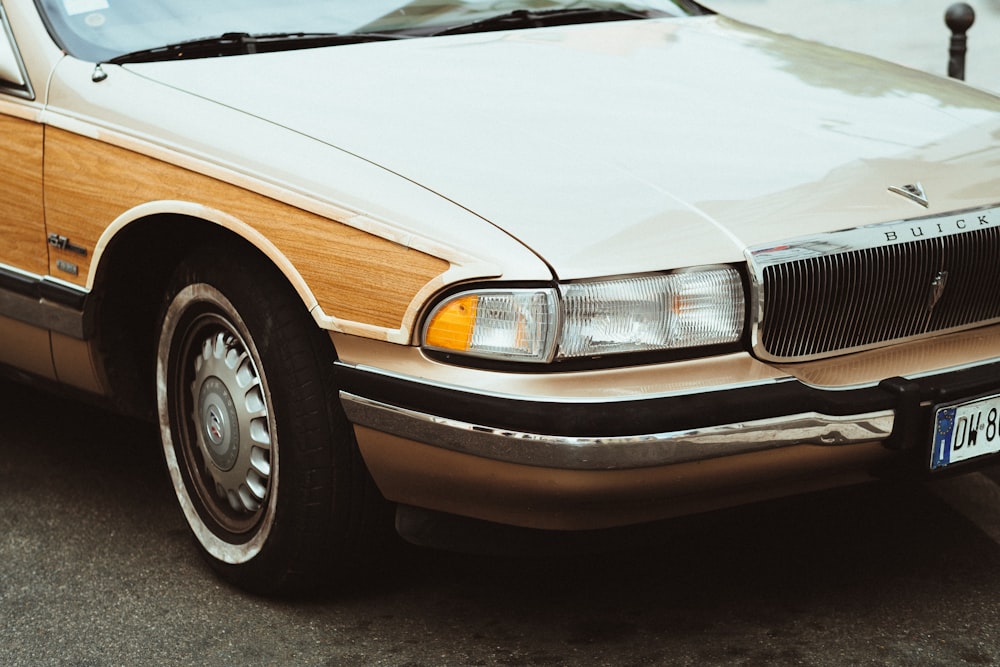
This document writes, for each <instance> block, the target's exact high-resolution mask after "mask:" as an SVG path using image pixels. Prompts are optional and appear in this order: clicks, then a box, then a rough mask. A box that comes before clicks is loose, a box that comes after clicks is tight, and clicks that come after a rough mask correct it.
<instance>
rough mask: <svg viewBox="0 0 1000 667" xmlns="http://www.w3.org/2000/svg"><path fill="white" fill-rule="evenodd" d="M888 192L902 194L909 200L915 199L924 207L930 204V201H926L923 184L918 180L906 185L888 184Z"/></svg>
mask: <svg viewBox="0 0 1000 667" xmlns="http://www.w3.org/2000/svg"><path fill="white" fill-rule="evenodd" d="M889 192H895V193H896V194H897V195H902V196H904V197H906V198H907V199H909V200H911V201H915V202H917V203H918V204H920V205H921V206H923V207H924V208H926V207H927V206H930V202H928V201H927V195H926V194H925V193H924V186H922V185H921V184H920V183H919V182H917V183H909V184H907V185H902V186H900V185H890V186H889Z"/></svg>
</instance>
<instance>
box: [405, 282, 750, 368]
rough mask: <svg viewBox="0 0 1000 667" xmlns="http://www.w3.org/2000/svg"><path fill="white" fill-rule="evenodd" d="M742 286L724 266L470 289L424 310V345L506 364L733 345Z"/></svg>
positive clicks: (739, 327)
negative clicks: (525, 286) (552, 286)
mask: <svg viewBox="0 0 1000 667" xmlns="http://www.w3.org/2000/svg"><path fill="white" fill-rule="evenodd" d="M744 313H745V305H744V297H743V283H742V280H741V279H740V275H739V273H738V272H737V271H736V270H734V269H732V268H730V267H711V268H705V269H697V270H689V271H679V272H676V273H670V274H662V275H659V274H658V275H650V276H640V277H636V278H623V279H620V280H603V281H594V282H581V283H569V284H564V285H560V286H559V287H558V291H557V290H555V289H550V288H540V289H509V290H477V291H470V292H462V293H460V294H456V295H453V296H452V297H450V298H449V299H448V300H446V301H444V302H442V303H440V304H438V305H437V307H435V308H434V310H433V311H432V312H431V314H430V317H429V318H428V320H427V325H426V327H425V329H424V337H423V343H424V346H425V347H427V348H430V349H434V350H441V351H447V352H456V353H459V354H467V355H471V356H477V357H484V358H492V359H502V360H510V361H533V362H548V361H552V360H553V359H557V358H564V359H565V358H578V357H593V356H601V355H608V354H620V353H625V352H648V351H655V350H673V349H678V348H685V347H699V346H705V345H718V344H724V343H733V342H736V341H738V340H739V339H740V336H741V335H742V334H743V320H744Z"/></svg>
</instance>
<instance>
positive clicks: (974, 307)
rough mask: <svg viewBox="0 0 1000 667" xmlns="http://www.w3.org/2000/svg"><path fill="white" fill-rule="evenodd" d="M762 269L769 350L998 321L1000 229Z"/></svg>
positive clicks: (832, 347) (804, 350)
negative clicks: (937, 284)
mask: <svg viewBox="0 0 1000 667" xmlns="http://www.w3.org/2000/svg"><path fill="white" fill-rule="evenodd" d="M760 275H761V289H762V290H763V301H762V303H763V306H762V312H761V313H760V315H759V317H760V321H759V323H758V328H759V340H760V343H761V347H762V349H763V351H764V353H765V354H766V355H767V356H770V357H771V358H774V359H780V360H795V359H805V358H817V357H822V356H830V355H833V354H837V353H839V352H843V351H847V350H856V349H860V348H870V347H877V346H879V345H882V344H886V343H890V342H893V341H898V340H903V339H908V338H913V337H915V336H920V335H923V334H928V333H933V332H939V331H947V330H953V329H959V328H963V327H964V328H967V327H970V326H975V325H978V324H985V323H989V322H995V321H998V320H1000V227H989V228H984V229H977V230H974V231H969V232H966V233H961V234H953V235H950V236H940V237H937V238H917V239H914V240H912V241H907V242H903V243H896V244H893V245H882V246H876V247H869V248H861V249H855V250H846V251H843V252H831V253H828V254H823V255H820V256H811V257H805V258H801V259H791V260H789V261H784V262H777V263H774V264H771V265H767V266H764V267H763V269H762V271H761V274H760ZM935 281H937V282H943V283H944V288H943V290H940V294H939V295H938V296H939V298H937V300H936V301H935V298H934V292H935V287H934V285H935Z"/></svg>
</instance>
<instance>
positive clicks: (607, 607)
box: [0, 382, 1000, 667]
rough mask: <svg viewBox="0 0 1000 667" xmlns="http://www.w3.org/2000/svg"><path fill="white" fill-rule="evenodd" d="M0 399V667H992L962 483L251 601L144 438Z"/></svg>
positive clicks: (985, 568)
mask: <svg viewBox="0 0 1000 667" xmlns="http://www.w3.org/2000/svg"><path fill="white" fill-rule="evenodd" d="M0 399H2V400H0V610H2V611H0V664H2V665H25V666H28V665H31V666H34V665H74V666H95V667H98V666H102V667H103V666H105V665H107V666H111V665H206V664H215V665H337V666H351V665H395V666H401V667H402V666H410V667H416V666H418V665H427V666H432V665H433V666H437V665H574V666H576V665H580V666H586V665H614V666H615V667H621V666H626V665H699V666H702V665H846V664H872V665H949V666H951V665H962V664H968V665H988V664H998V663H1000V636H998V635H1000V626H998V625H997V619H1000V575H998V574H997V571H998V569H1000V546H998V544H997V542H995V541H994V539H993V538H992V537H991V533H992V534H994V535H998V536H1000V532H998V531H997V530H996V528H995V527H996V526H997V525H1000V521H998V516H1000V502H997V495H998V487H997V486H996V484H995V483H994V482H993V481H992V480H991V479H990V478H989V477H987V476H985V475H973V476H967V477H962V478H957V479H955V480H952V481H950V482H947V483H944V484H942V485H939V487H938V488H935V489H929V488H928V487H925V486H904V487H898V486H890V485H870V486H863V487H857V488H852V489H846V490H840V491H836V492H828V493H823V494H819V495H812V496H806V497H802V498H796V499H791V500H787V501H782V502H777V503H770V504H766V505H761V506H755V507H752V508H746V509H742V510H740V511H737V512H734V513H727V514H721V515H715V516H713V517H710V519H707V520H704V521H698V522H693V523H688V522H680V523H673V524H667V525H665V526H662V527H659V529H658V530H657V532H656V533H655V534H654V536H652V537H651V538H650V541H649V543H648V544H646V545H645V546H643V547H641V548H632V549H628V550H624V551H614V552H611V553H603V554H600V553H577V552H573V551H569V552H567V553H564V554H562V555H549V556H541V555H538V556H534V557H521V558H502V557H487V556H468V555H461V554H449V553H441V552H435V551H425V550H420V549H416V548H400V549H399V550H398V551H397V552H395V553H393V554H392V555H391V557H390V559H389V560H388V565H384V566H382V569H381V570H380V571H378V572H370V573H366V574H365V576H366V577H368V581H367V582H364V583H363V585H361V586H359V588H358V590H355V591H353V592H350V593H347V594H341V595H336V594H329V595H327V596H325V597H321V598H318V599H301V600H280V601H274V600H266V599H259V598H254V597H251V596H248V595H245V594H243V593H241V592H239V591H236V590H233V589H231V588H229V587H227V586H226V585H224V584H222V583H220V582H219V581H218V580H217V579H216V578H215V577H214V576H213V574H212V573H211V572H210V571H209V570H208V569H207V568H206V567H205V566H204V564H203V563H202V562H201V560H200V558H199V556H198V555H197V553H196V552H195V550H194V548H193V545H192V543H191V541H190V540H189V538H188V536H187V534H186V532H185V529H184V526H183V524H182V519H181V516H180V514H179V512H178V511H177V510H176V509H175V508H174V504H173V500H172V497H171V492H170V489H169V488H168V485H167V480H166V474H165V473H164V472H163V470H162V469H161V464H160V458H159V457H160V455H159V452H158V449H157V441H156V434H155V432H154V430H153V429H152V428H150V427H149V426H147V425H144V424H139V423H135V422H131V421H128V420H123V419H120V418H116V417H112V416H109V415H107V414H105V413H102V412H99V411H96V410H93V409H91V408H88V407H86V406H82V405H78V404H76V403H72V402H67V401H63V400H59V399H54V398H52V397H50V396H48V395H46V394H41V393H36V392H34V391H30V390H25V389H23V388H21V387H18V386H15V385H11V384H7V383H3V382H0ZM946 500H947V502H946ZM951 503H954V504H955V505H957V506H959V507H962V508H963V509H962V510H961V511H958V510H956V509H953V507H952V504H951ZM976 522H978V524H977V523H976ZM980 526H981V527H980Z"/></svg>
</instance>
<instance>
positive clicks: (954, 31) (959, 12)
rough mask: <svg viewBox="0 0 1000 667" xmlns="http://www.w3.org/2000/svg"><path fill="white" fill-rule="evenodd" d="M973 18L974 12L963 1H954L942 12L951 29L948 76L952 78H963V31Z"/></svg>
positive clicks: (974, 16)
mask: <svg viewBox="0 0 1000 667" xmlns="http://www.w3.org/2000/svg"><path fill="white" fill-rule="evenodd" d="M975 20H976V12H975V11H973V9H972V7H970V6H969V5H968V4H966V3H964V2H956V3H955V4H953V5H952V6H951V7H949V8H948V11H946V12H945V14H944V22H945V24H946V25H947V26H948V28H949V29H950V30H951V48H950V50H949V52H950V55H951V57H950V58H949V59H948V76H950V77H951V78H953V79H959V80H962V81H964V80H965V52H966V51H967V49H968V47H967V42H968V40H967V38H966V36H965V33H967V32H968V31H969V28H971V27H972V24H973V22H974V21H975Z"/></svg>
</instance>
